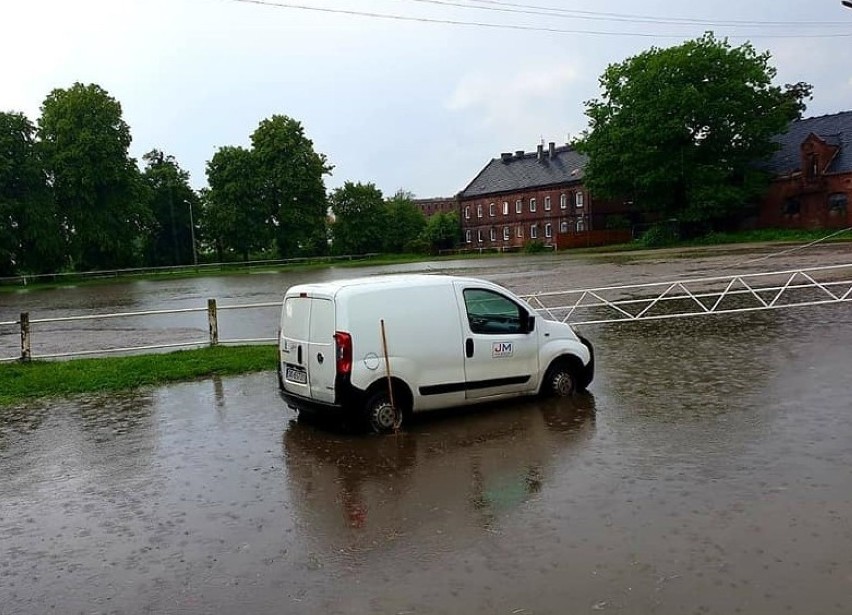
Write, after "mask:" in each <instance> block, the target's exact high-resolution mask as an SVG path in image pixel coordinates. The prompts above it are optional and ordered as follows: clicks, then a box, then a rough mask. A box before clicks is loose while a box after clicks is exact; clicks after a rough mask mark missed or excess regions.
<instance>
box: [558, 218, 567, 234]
mask: <svg viewBox="0 0 852 615" xmlns="http://www.w3.org/2000/svg"><path fill="white" fill-rule="evenodd" d="M559 232H560V233H567V232H568V220H563V221H562V222H560V223H559Z"/></svg>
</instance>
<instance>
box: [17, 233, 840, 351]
mask: <svg viewBox="0 0 852 615" xmlns="http://www.w3.org/2000/svg"><path fill="white" fill-rule="evenodd" d="M787 250H789V248H779V247H777V246H776V247H763V248H755V247H754V246H739V247H724V248H721V249H719V248H717V249H709V248H708V249H703V250H700V251H698V252H696V251H694V250H658V251H652V252H635V253H633V252H631V253H623V254H615V255H585V256H580V257H575V256H571V255H569V254H545V255H538V256H519V255H504V256H502V257H494V258H488V259H478V260H442V261H438V262H429V263H412V264H404V265H393V266H382V267H363V268H341V267H332V268H328V269H319V270H314V271H296V272H293V271H289V272H279V273H275V272H263V273H254V274H249V275H230V276H221V277H209V278H190V279H181V280H169V279H158V280H140V281H128V282H121V283H114V284H105V285H97V286H91V285H89V286H69V287H63V288H56V289H43V290H27V289H22V290H20V291H18V292H3V293H0V323H4V322H5V323H14V322H15V321H16V320H18V318H19V316H20V314H21V313H22V312H28V313H29V317H30V320H31V321H32V325H31V329H32V332H31V336H32V340H31V342H32V352H33V355H34V356H36V357H37V356H39V355H49V354H53V353H67V352H81V351H90V350H102V349H110V348H128V347H133V346H152V345H156V344H174V343H193V342H195V343H201V344H204V343H206V342H207V340H208V323H207V315H206V312H205V311H204V310H205V309H206V307H207V300H208V299H216V301H217V304H218V306H219V312H218V319H219V335H220V338H221V339H222V340H242V339H259V338H267V339H270V338H274V337H275V335H276V331H277V328H278V313H279V310H278V309H277V308H276V307H268V308H258V309H251V310H227V309H223V308H226V307H227V306H235V305H237V306H238V305H246V304H256V303H267V302H279V301H281V299H282V298H283V296H284V292H285V290H286V289H287V288H289V287H290V286H291V285H293V284H298V283H302V282H310V281H320V280H330V279H335V278H351V277H356V276H371V275H377V274H383V273H401V272H443V273H451V274H457V275H470V276H476V277H482V278H486V279H489V280H492V281H494V282H497V283H498V284H502V285H504V286H506V287H508V288H510V289H511V290H513V291H515V292H517V293H520V294H524V293H533V292H538V291H543V290H566V289H576V288H596V287H600V286H608V285H618V284H635V283H644V282H658V281H663V280H674V279H683V278H696V277H706V276H721V275H731V274H742V273H748V272H754V271H773V270H774V271H777V270H786V269H791V268H803V267H815V266H825V265H832V264H847V263H852V243H846V244H835V245H828V246H814V247H810V248H807V249H806V250H802V251H798V252H793V253H787ZM180 309H198V310H199V311H198V312H192V313H183V314H161V315H147V316H132V317H122V318H112V319H107V320H103V319H100V320H89V321H72V322H48V323H38V322H35V321H37V320H38V319H50V318H63V317H68V316H86V315H93V314H111V313H126V312H142V311H149V310H180ZM20 345H21V339H20V327H19V326H18V325H17V324H6V325H2V324H0V359H4V358H14V357H19V356H20V354H21V350H20Z"/></svg>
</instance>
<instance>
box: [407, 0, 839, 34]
mask: <svg viewBox="0 0 852 615" xmlns="http://www.w3.org/2000/svg"><path fill="white" fill-rule="evenodd" d="M410 1H411V2H438V1H440V0H410ZM468 1H469V2H473V3H476V4H486V5H495V6H500V7H504V6H505V7H514V8H519V9H533V10H536V11H539V10H540V11H545V12H546V14H548V15H551V14H564V15H566V16H573V17H575V18H577V19H600V20H612V21H635V22H637V23H665V24H684V25H702V26H730V27H742V26H750V27H754V26H760V27H764V26H769V27H786V28H793V27H795V28H801V27H820V28H848V27H849V24H845V23H838V22H836V21H762V20H738V19H733V20H725V21H719V20H709V19H695V18H692V17H654V16H650V15H636V14H631V13H605V12H600V11H583V10H579V9H564V8H557V7H549V6H539V5H534V4H520V3H515V2H501V1H500V0H468ZM458 6H468V7H471V8H477V7H473V6H471V5H465V4H458ZM483 8H484V7H483ZM586 16H587V17H586Z"/></svg>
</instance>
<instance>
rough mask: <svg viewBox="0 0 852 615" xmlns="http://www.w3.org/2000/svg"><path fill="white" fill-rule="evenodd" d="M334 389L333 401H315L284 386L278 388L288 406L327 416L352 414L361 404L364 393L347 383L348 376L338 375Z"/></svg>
mask: <svg viewBox="0 0 852 615" xmlns="http://www.w3.org/2000/svg"><path fill="white" fill-rule="evenodd" d="M335 389H336V390H337V394H336V400H335V403H328V402H324V401H317V400H315V399H311V398H310V397H304V396H302V395H297V394H296V393H291V392H290V391H287V390H286V389H284V388H279V389H278V392H279V393H280V395H281V398H282V399H283V400H284V401H285V402H286V403H287V405H288V406H290V407H291V408H293V409H294V410H297V411H299V412H306V413H310V414H317V415H319V414H324V415H328V416H335V415H346V414H352V413H353V411H357V410H358V408H361V407H362V406H363V401H364V393H363V391H361V390H359V389H356V388H355V387H353V386H352V385H351V384H350V383H349V379H348V378H341V377H338V382H337V383H336V386H335Z"/></svg>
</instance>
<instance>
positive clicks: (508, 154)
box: [500, 152, 512, 162]
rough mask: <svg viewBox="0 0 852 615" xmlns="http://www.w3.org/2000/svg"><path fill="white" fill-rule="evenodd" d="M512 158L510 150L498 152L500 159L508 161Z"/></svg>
mask: <svg viewBox="0 0 852 615" xmlns="http://www.w3.org/2000/svg"><path fill="white" fill-rule="evenodd" d="M511 159H512V152H503V153H502V154H500V160H502V161H503V162H509V161H510V160H511Z"/></svg>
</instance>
